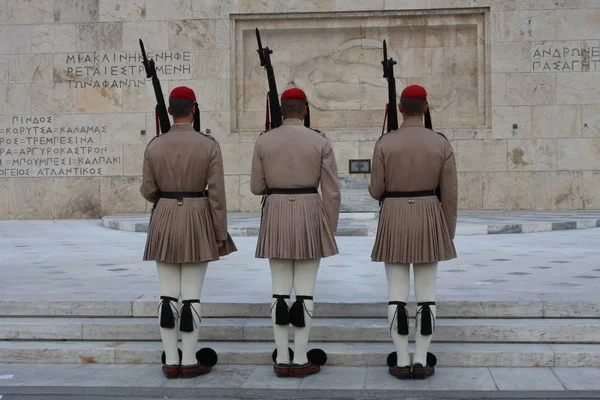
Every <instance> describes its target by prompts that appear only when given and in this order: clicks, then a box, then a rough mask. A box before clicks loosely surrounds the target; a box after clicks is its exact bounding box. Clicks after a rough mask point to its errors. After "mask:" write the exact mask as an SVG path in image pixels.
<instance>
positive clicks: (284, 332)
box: [269, 258, 321, 365]
mask: <svg viewBox="0 0 600 400" xmlns="http://www.w3.org/2000/svg"><path fill="white" fill-rule="evenodd" d="M320 262H321V259H312V260H281V259H273V258H270V259H269V264H270V266H271V279H272V283H273V294H279V295H290V294H291V293H292V288H294V293H295V294H296V296H312V295H313V293H314V290H315V281H316V279H317V272H318V270H319V264H320ZM275 302H276V299H273V301H272V303H271V306H272V307H271V319H272V320H273V331H274V334H275V345H276V346H277V360H276V362H277V363H278V364H289V363H290V355H289V352H288V346H289V335H290V331H289V326H287V325H286V326H282V325H277V324H276V323H275V309H276V307H275V306H274V304H275ZM286 302H287V303H288V307H289V306H290V304H291V300H286ZM304 304H305V310H304V321H305V324H306V326H305V327H304V328H294V360H293V363H294V364H297V365H303V364H306V363H307V362H308V359H307V357H306V350H307V347H308V336H309V333H310V327H311V325H312V314H313V310H314V303H313V301H312V300H304Z"/></svg>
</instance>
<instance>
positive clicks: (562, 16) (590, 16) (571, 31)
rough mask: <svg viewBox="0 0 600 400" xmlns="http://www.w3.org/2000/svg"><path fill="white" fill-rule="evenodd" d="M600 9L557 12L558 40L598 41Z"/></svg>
mask: <svg viewBox="0 0 600 400" xmlns="http://www.w3.org/2000/svg"><path fill="white" fill-rule="evenodd" d="M599 20H600V9H579V10H557V11H556V39H558V40H569V39H598V21H599Z"/></svg>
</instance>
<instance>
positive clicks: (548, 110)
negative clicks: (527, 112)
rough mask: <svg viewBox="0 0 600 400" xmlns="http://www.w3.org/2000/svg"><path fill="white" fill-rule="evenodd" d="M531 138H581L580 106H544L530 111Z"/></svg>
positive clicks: (535, 107)
mask: <svg viewBox="0 0 600 400" xmlns="http://www.w3.org/2000/svg"><path fill="white" fill-rule="evenodd" d="M531 118H532V136H533V137H541V138H566V137H577V136H581V134H582V129H581V121H582V109H581V106H569V105H546V106H534V107H532V110H531Z"/></svg>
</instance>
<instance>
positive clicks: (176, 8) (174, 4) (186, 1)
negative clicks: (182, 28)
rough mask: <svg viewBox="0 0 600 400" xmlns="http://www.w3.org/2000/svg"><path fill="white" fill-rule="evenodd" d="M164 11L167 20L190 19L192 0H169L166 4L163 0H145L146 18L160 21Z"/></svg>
mask: <svg viewBox="0 0 600 400" xmlns="http://www.w3.org/2000/svg"><path fill="white" fill-rule="evenodd" d="M165 7H166V10H165ZM165 12H166V18H167V19H169V20H182V19H192V16H193V13H192V0H170V1H169V2H168V3H166V4H165V1H164V0H146V19H147V20H161V21H162V20H164V19H165ZM205 18H206V17H205ZM205 18H201V19H205Z"/></svg>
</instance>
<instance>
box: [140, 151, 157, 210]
mask: <svg viewBox="0 0 600 400" xmlns="http://www.w3.org/2000/svg"><path fill="white" fill-rule="evenodd" d="M140 192H141V193H142V196H144V198H145V199H146V200H148V201H149V202H150V203H154V202H155V201H156V200H158V195H159V189H158V185H157V184H156V175H155V174H154V170H153V169H152V163H151V162H150V156H149V155H148V149H147V148H146V151H145V152H144V166H143V169H142V186H141V187H140Z"/></svg>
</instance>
